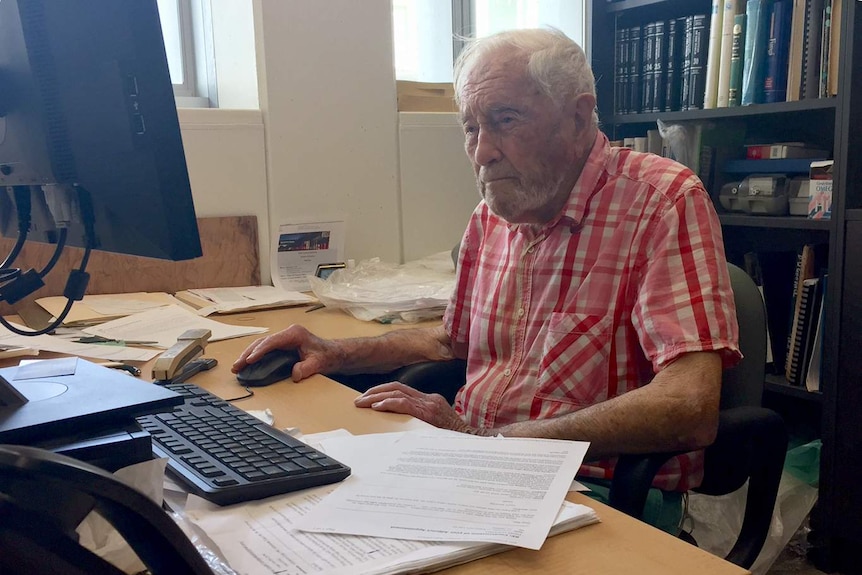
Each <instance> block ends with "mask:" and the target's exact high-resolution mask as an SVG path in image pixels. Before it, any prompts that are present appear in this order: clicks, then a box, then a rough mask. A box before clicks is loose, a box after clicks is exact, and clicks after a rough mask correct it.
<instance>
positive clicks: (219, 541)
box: [185, 429, 598, 575]
mask: <svg viewBox="0 0 862 575" xmlns="http://www.w3.org/2000/svg"><path fill="white" fill-rule="evenodd" d="M420 433H425V434H427V433H431V434H434V436H436V437H440V436H443V435H447V434H449V435H455V436H458V435H460V434H455V433H454V432H448V431H444V430H437V429H432V430H428V431H427V432H420ZM401 435H403V434H402V433H381V434H373V435H362V436H350V434H349V433H348V432H346V431H344V430H337V431H336V432H326V433H317V434H313V435H309V436H303V437H302V440H303V441H306V442H308V443H309V444H310V445H312V446H313V447H315V448H317V449H319V450H321V451H324V452H327V447H332V448H333V451H331V452H328V453H329V455H332V456H333V457H336V453H337V454H338V456H337V457H338V458H339V459H340V461H342V462H344V463H346V464H348V465H350V466H351V469H352V470H353V475H354V476H362V475H365V474H366V473H368V471H369V469H373V468H374V465H373V463H371V460H373V459H374V458H375V456H376V455H378V454H379V453H381V451H379V450H388V449H390V448H391V445H392V444H393V443H394V442H395V441H397V440H398V439H399V438H400V437H401ZM351 439H352V440H353V441H351ZM342 440H343V441H342ZM340 488H341V487H340V486H339V484H335V485H325V486H322V487H318V488H315V489H306V490H302V491H298V492H294V493H288V494H285V495H280V496H275V497H270V498H268V499H263V500H260V501H251V502H248V503H242V504H237V505H231V506H226V507H219V506H217V505H215V504H212V503H209V502H208V501H206V500H204V499H201V498H199V497H197V496H195V495H189V496H188V502H187V504H186V506H185V512H186V514H187V517H188V518H189V519H190V520H191V521H192V522H193V523H194V524H195V525H196V526H197V527H198V528H200V529H201V530H203V531H204V533H205V535H206V539H207V540H209V541H210V542H211V543H213V544H215V545H216V546H217V548H218V552H220V555H221V556H222V557H223V558H224V559H225V560H226V561H227V562H228V564H229V565H230V567H231V568H232V569H234V570H235V571H236V572H237V573H239V574H242V575H264V574H265V575H274V574H279V575H299V574H303V575H309V574H324V573H325V574H327V575H348V574H349V575H388V574H395V573H425V572H429V571H436V570H439V569H444V568H446V567H450V566H453V565H459V564H461V563H465V562H467V561H472V560H474V559H478V558H481V557H486V556H488V555H492V554H494V553H499V552H501V551H506V550H507V549H511V547H510V546H508V545H502V544H499V543H477V542H472V541H451V542H439V541H415V540H405V539H390V538H383V537H366V536H361V535H337V534H333V533H313V532H304V531H301V530H299V529H298V528H297V525H298V524H299V523H300V522H301V521H302V520H303V517H304V516H306V515H308V514H309V513H311V512H312V511H313V509H314V508H315V507H316V506H317V505H319V504H320V503H321V502H322V501H324V500H325V498H326V497H329V496H330V494H331V493H332V492H334V491H336V490H337V489H340ZM596 522H598V517H597V516H596V513H595V511H593V509H591V508H590V507H587V506H585V505H578V504H575V503H570V502H568V501H563V502H562V505H561V506H560V507H559V512H558V513H557V515H556V518H555V519H554V525H553V527H552V528H551V530H550V533H549V535H556V534H557V533H562V532H564V531H569V530H572V529H577V528H579V527H582V526H584V525H589V524H592V523H596Z"/></svg>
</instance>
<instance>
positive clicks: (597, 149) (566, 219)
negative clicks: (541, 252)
mask: <svg viewBox="0 0 862 575" xmlns="http://www.w3.org/2000/svg"><path fill="white" fill-rule="evenodd" d="M609 155H610V144H609V143H608V138H607V136H605V135H604V134H603V133H602V132H601V131H597V132H596V139H595V141H594V142H593V149H592V150H591V151H590V155H589V157H588V158H587V161H586V163H585V164H584V169H583V170H581V175H580V176H579V177H578V181H577V182H575V186H574V187H573V188H572V193H571V194H569V200H568V202H566V205H565V206H564V207H563V210H562V211H561V212H560V213H559V215H557V216H556V217H555V218H554V219H552V220H551V221H550V222H548V223H547V224H544V225H542V226H532V225H527V224H509V229H510V230H512V231H519V232H521V233H524V234H526V235H527V236H532V237H538V236H541V235H543V234H544V233H547V232H548V231H549V230H550V229H551V228H553V227H555V226H557V225H567V226H569V228H570V230H571V231H572V232H575V231H577V230H578V229H579V228H580V226H581V222H582V221H583V220H584V217H585V216H586V212H587V206H588V205H589V201H590V198H592V197H593V195H594V194H595V193H596V192H597V191H598V188H599V187H600V186H599V183H600V180H601V177H602V174H603V173H604V171H605V167H606V166H607V163H608V157H609Z"/></svg>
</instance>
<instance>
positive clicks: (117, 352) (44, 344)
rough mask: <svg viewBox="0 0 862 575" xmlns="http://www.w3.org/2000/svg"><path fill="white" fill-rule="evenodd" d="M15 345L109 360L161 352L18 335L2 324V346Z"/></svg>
mask: <svg viewBox="0 0 862 575" xmlns="http://www.w3.org/2000/svg"><path fill="white" fill-rule="evenodd" d="M12 325H13V326H15V327H16V328H18V329H21V330H24V331H27V328H25V327H22V326H20V325H16V324H12ZM15 346H20V347H27V348H30V349H38V350H43V351H53V352H56V353H62V354H66V355H77V356H81V357H89V358H92V359H105V360H109V361H148V360H150V359H152V358H154V357H156V356H157V355H159V354H160V353H161V351H158V350H155V349H145V348H140V347H125V346H122V345H95V344H92V343H75V342H72V341H69V340H67V339H63V338H61V337H57V336H53V335H36V336H26V335H18V334H15V333H12V332H11V331H9V330H7V329H6V328H4V327H2V326H0V347H15Z"/></svg>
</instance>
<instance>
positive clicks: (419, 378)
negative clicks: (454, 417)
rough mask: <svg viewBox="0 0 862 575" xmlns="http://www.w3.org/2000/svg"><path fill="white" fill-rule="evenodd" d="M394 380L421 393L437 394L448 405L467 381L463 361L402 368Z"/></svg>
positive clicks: (439, 362)
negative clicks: (443, 398)
mask: <svg viewBox="0 0 862 575" xmlns="http://www.w3.org/2000/svg"><path fill="white" fill-rule="evenodd" d="M395 376H396V379H397V380H398V381H400V382H401V383H403V384H404V385H409V386H410V387H412V388H414V389H418V390H419V391H421V392H422V393H439V394H440V395H442V396H443V397H445V398H446V401H448V402H449V404H450V405H452V404H454V403H455V395H457V394H458V390H459V389H461V388H462V387H464V383H466V381H467V362H466V361H465V360H463V359H450V360H448V361H423V362H421V363H414V364H413V365H408V366H405V367H402V368H401V369H399V370H398V371H396V372H395Z"/></svg>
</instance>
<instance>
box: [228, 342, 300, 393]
mask: <svg viewBox="0 0 862 575" xmlns="http://www.w3.org/2000/svg"><path fill="white" fill-rule="evenodd" d="M299 359H300V358H299V352H298V351H297V350H295V349H274V350H272V351H269V352H267V353H265V354H264V356H263V357H261V358H260V359H259V360H257V361H256V362H254V363H250V364H248V365H247V366H245V367H244V368H242V369H241V370H239V372H238V373H237V374H236V378H237V380H238V381H239V382H240V383H241V384H242V385H245V386H248V387H263V386H264V385H270V384H272V383H275V382H276V381H281V380H282V379H287V378H289V377H290V375H291V373H293V366H294V365H295V364H296V362H298V361H299Z"/></svg>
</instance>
